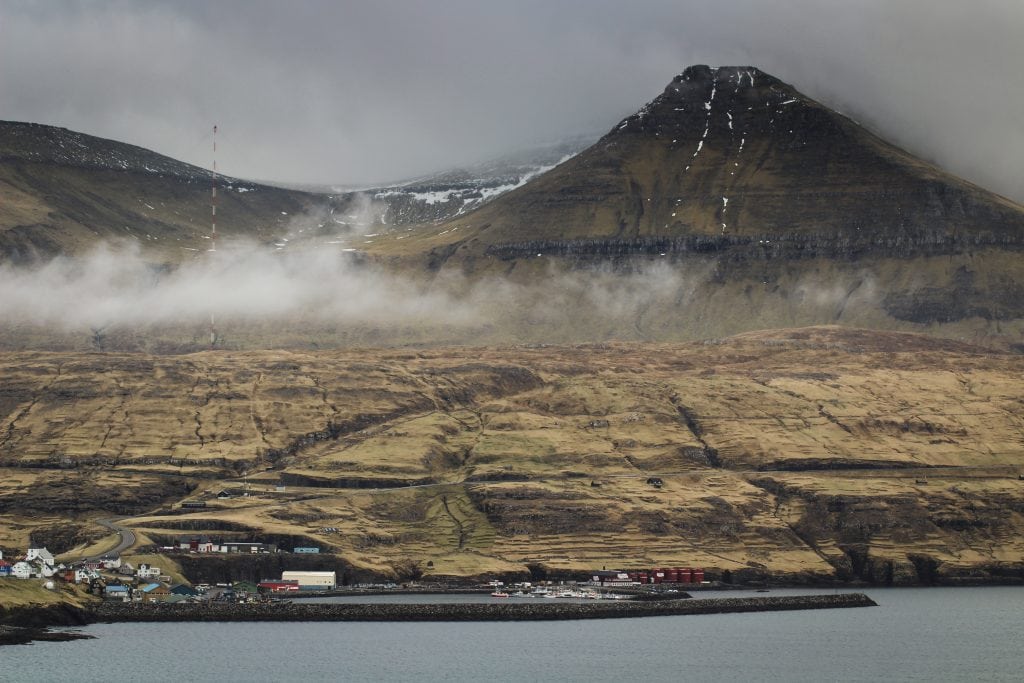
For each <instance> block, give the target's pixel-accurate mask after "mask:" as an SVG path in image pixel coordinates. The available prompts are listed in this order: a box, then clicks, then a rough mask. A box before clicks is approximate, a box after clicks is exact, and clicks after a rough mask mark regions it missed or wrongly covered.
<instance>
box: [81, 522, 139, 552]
mask: <svg viewBox="0 0 1024 683" xmlns="http://www.w3.org/2000/svg"><path fill="white" fill-rule="evenodd" d="M120 521H121V520H120V519H97V520H96V523H97V524H99V525H100V526H102V527H106V528H107V529H110V530H111V531H113V532H114V533H115V534H117V535H118V536H119V540H118V542H117V544H116V545H115V546H113V547H112V548H109V549H107V550H104V551H103V552H101V553H97V554H96V555H92V556H90V557H87V558H85V559H86V561H90V560H98V559H99V558H101V557H103V556H104V555H120V554H121V553H122V552H124V551H125V550H127V549H128V548H131V547H132V546H133V545H135V532H134V531H132V530H131V529H129V528H128V527H123V526H121V525H119V524H118V522H120Z"/></svg>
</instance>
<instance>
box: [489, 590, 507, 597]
mask: <svg viewBox="0 0 1024 683" xmlns="http://www.w3.org/2000/svg"><path fill="white" fill-rule="evenodd" d="M491 597H492V598H509V597H512V596H510V595H509V594H508V593H506V592H505V591H494V592H493V593H491Z"/></svg>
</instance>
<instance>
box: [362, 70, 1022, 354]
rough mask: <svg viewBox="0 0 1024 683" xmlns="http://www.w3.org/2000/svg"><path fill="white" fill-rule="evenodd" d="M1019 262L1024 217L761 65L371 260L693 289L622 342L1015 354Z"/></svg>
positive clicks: (637, 117)
mask: <svg viewBox="0 0 1024 683" xmlns="http://www.w3.org/2000/svg"><path fill="white" fill-rule="evenodd" d="M1022 247H1024V207H1021V205H1019V204H1016V203H1014V202H1012V201H1010V200H1008V199H1005V198H1003V197H1000V196H998V195H996V194H993V193H991V192H988V191H986V190H984V189H982V188H979V187H977V186H974V185H972V184H970V183H968V182H965V181H963V180H961V179H959V178H956V177H954V176H952V175H950V174H949V173H946V172H945V171H943V170H941V169H939V168H936V167H934V166H932V165H930V164H927V163H925V162H924V161H921V160H920V159H917V158H915V157H913V156H912V155H910V154H909V153H907V152H905V151H904V150H902V149H900V148H898V147H896V146H894V145H892V144H889V143H887V142H885V141H884V140H882V139H880V138H879V137H877V136H876V135H874V134H873V133H871V132H870V131H868V130H866V129H864V128H862V127H861V126H859V125H858V124H857V123H856V122H854V121H852V120H850V119H849V118H847V117H845V116H843V115H841V114H839V113H837V112H835V111H832V110H830V109H829V108H827V107H825V106H824V105H822V104H820V103H818V102H815V101H814V100H812V99H810V98H808V97H806V96H805V95H803V94H801V93H799V92H798V91H796V90H795V89H794V88H793V87H792V86H790V85H787V84H786V83H783V82H782V81H780V80H778V79H777V78H774V77H772V76H770V75H768V74H765V73H764V72H762V71H760V70H758V69H756V68H753V67H721V68H710V67H707V66H694V67H690V68H688V69H686V70H685V71H684V72H683V73H682V74H680V75H679V76H677V77H676V78H675V79H673V81H672V82H671V83H670V84H669V85H668V86H667V87H666V88H665V91H664V92H663V93H662V94H660V95H659V96H658V97H656V98H655V99H654V100H652V101H651V102H650V103H648V104H647V105H646V106H644V107H643V108H642V109H640V110H639V111H637V112H636V113H635V114H633V115H632V116H630V117H628V118H626V119H624V120H623V121H621V122H620V123H619V124H617V125H616V126H615V127H614V128H613V129H612V130H611V131H610V132H609V133H608V134H607V135H605V136H604V137H602V138H601V139H600V140H599V141H598V142H597V143H596V144H594V145H593V146H591V147H590V148H588V149H586V150H584V151H583V152H581V153H579V154H578V155H576V156H575V157H573V158H572V159H570V160H568V161H566V162H565V163H563V164H561V165H560V166H558V167H557V168H555V169H553V170H551V171H549V172H547V173H545V174H543V175H541V176H539V177H537V178H534V179H533V180H531V181H530V182H529V183H527V184H526V185H524V186H523V187H520V188H518V189H516V190H513V191H511V192H509V193H508V194H506V195H503V196H501V197H499V198H497V199H495V200H494V201H492V202H489V203H488V204H486V205H484V206H482V207H481V208H479V209H478V210H476V211H473V212H471V213H468V214H466V215H463V216H459V217H457V218H455V219H453V220H451V221H448V222H445V223H443V224H441V225H438V226H437V227H436V228H431V229H424V230H421V231H419V232H418V233H417V234H415V235H413V236H409V237H408V238H407V239H404V240H403V241H402V242H398V241H395V240H391V241H388V240H377V241H376V242H375V243H374V244H373V245H370V246H368V247H367V249H368V250H369V251H370V252H371V253H373V254H375V255H377V256H378V257H379V258H381V259H382V260H385V261H389V262H396V261H402V262H415V263H417V264H419V266H420V267H425V268H427V269H429V270H431V271H456V272H461V273H465V274H469V275H472V276H480V275H484V274H491V275H500V276H501V277H504V278H511V279H513V280H517V281H519V282H523V283H526V282H536V281H537V280H538V278H541V277H544V276H545V275H546V274H549V273H551V272H552V271H557V272H564V271H566V270H569V271H576V272H580V271H581V270H586V269H591V270H593V269H595V268H600V269H607V268H609V267H611V268H613V269H618V270H619V272H631V271H635V270H636V269H638V268H644V267H652V266H658V267H667V268H670V269H672V270H673V271H674V272H676V273H686V274H687V287H686V291H685V292H682V291H680V292H677V294H678V296H675V297H672V298H671V299H670V300H669V301H668V303H667V304H665V305H662V306H654V307H652V308H651V310H652V311H654V312H655V313H656V315H657V317H658V323H657V325H656V326H655V327H651V326H647V329H646V331H645V332H643V333H642V334H640V333H636V332H631V331H630V330H629V329H628V328H618V329H617V330H616V331H615V332H614V335H615V336H618V337H619V338H623V337H626V338H633V336H637V335H639V337H640V338H672V337H674V336H676V337H678V336H681V337H687V336H690V337H691V338H692V337H709V336H720V335H725V334H733V333H737V332H741V331H743V330H750V329H759V328H769V327H786V326H790V325H812V324H825V323H845V324H854V325H859V326H865V327H883V328H885V327H890V328H903V329H915V330H920V331H930V332H934V333H939V334H946V335H950V336H965V335H966V336H970V337H971V338H973V339H975V340H979V341H980V340H981V339H982V338H988V337H992V336H1001V337H1003V338H1008V339H1013V340H1014V341H1015V342H1019V341H1021V339H1022V338H1024V327H1022V326H1021V324H1020V322H1021V319H1022V318H1024V286H1022V284H1021V283H1022V282H1024V264H1022V260H1021V259H1020V258H1019V255H1020V251H1021V248H1022ZM677 300H683V303H682V304H678V303H675V304H674V303H672V302H673V301H677ZM662 303H664V302H662ZM659 308H660V310H658V309H659ZM631 335H632V336H631Z"/></svg>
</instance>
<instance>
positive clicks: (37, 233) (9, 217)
mask: <svg viewBox="0 0 1024 683" xmlns="http://www.w3.org/2000/svg"><path fill="white" fill-rule="evenodd" d="M211 185H212V176H211V174H210V173H209V171H207V170H204V169H201V168H197V167H195V166H190V165H188V164H184V163H182V162H179V161H175V160H173V159H169V158H167V157H164V156H162V155H159V154H156V153H155V152H151V151H149V150H146V149H142V148H140V147H135V146H133V145H127V144H124V143H119V142H115V141H112V140H104V139H101V138H95V137H92V136H89V135H83V134H81V133H76V132H74V131H69V130H66V129H63V128H54V127H52V126H42V125H37V124H29V123H15V122H7V121H5V122H0V188H2V189H3V194H4V198H5V199H4V205H3V207H2V209H0V258H3V260H6V261H26V260H35V259H41V258H42V259H45V258H50V257H53V256H56V255H58V254H66V255H74V254H79V253H82V252H85V251H88V250H89V249H91V248H93V247H95V246H96V245H97V244H98V243H99V242H102V241H115V242H117V241H128V242H131V243H135V244H137V245H139V247H140V248H141V249H142V250H143V251H145V252H146V253H147V254H149V255H150V257H151V258H152V259H153V260H154V261H156V262H163V261H169V262H178V261H181V260H183V259H186V258H189V257H190V255H192V254H194V253H195V252H196V251H206V250H207V249H209V245H210V242H209V235H210V232H211V209H210V203H211V202H210V194H211ZM218 188H219V190H218V226H217V227H218V233H219V234H220V235H221V236H222V237H239V236H246V237H248V238H251V239H254V240H256V241H267V242H269V241H270V240H273V239H274V238H276V237H280V236H283V235H284V234H286V233H287V232H288V231H289V229H290V225H291V221H292V219H293V217H294V216H297V215H300V214H301V213H302V212H304V211H307V210H309V209H311V208H312V207H314V205H317V204H319V203H322V202H323V201H325V200H324V199H323V198H320V197H317V196H315V195H310V194H307V193H304V192H296V191H291V190H282V189H278V188H274V187H268V186H264V185H258V184H255V183H249V182H246V181H240V180H237V179H233V178H226V177H221V178H220V179H219V181H218Z"/></svg>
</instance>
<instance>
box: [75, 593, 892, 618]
mask: <svg viewBox="0 0 1024 683" xmlns="http://www.w3.org/2000/svg"><path fill="white" fill-rule="evenodd" d="M875 605H876V603H875V601H874V600H872V599H871V598H869V597H868V596H866V595H864V594H863V593H841V594H835V595H792V596H779V597H751V598H715V599H709V600H665V601H644V602H633V601H600V602H596V603H589V602H588V603H556V604H551V603H548V602H544V603H500V604H490V603H480V604H475V603H461V604H424V603H417V604H394V603H383V604H372V603H362V604H356V603H302V604H296V603H291V602H286V601H281V602H271V603H255V604H232V603H225V604H218V603H210V604H202V603H194V604H188V603H177V604H166V603H145V604H133V603H104V604H103V605H100V606H99V607H97V608H96V611H95V620H96V621H100V622H141V621H150V622H153V621H551V620H558V619H618V618H625V617H653V616H670V615H682V614H726V613H730V612H773V611H784V610H808V609H838V608H847V607H870V606H875Z"/></svg>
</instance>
